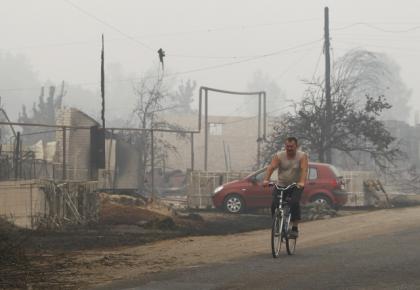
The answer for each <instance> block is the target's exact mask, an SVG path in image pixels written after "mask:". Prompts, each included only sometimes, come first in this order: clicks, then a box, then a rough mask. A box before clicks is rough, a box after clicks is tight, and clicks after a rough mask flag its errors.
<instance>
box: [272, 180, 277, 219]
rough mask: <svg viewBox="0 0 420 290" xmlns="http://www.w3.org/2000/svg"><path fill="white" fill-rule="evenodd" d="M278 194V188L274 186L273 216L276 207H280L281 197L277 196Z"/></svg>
mask: <svg viewBox="0 0 420 290" xmlns="http://www.w3.org/2000/svg"><path fill="white" fill-rule="evenodd" d="M277 194H278V192H277V189H276V188H275V187H274V189H273V193H272V196H273V199H272V201H271V217H273V216H274V212H275V211H276V208H278V207H279V199H278V197H277Z"/></svg>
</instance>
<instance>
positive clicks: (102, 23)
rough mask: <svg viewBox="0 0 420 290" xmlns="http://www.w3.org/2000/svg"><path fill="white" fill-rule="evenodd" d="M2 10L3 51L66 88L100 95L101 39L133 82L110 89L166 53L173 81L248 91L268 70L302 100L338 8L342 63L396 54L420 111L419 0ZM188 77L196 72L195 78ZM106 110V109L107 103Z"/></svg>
mask: <svg viewBox="0 0 420 290" xmlns="http://www.w3.org/2000/svg"><path fill="white" fill-rule="evenodd" d="M0 3H1V4H2V5H1V7H2V8H1V9H0V34H1V36H2V37H1V38H2V41H1V42H0V51H1V52H10V53H13V54H24V55H25V56H26V57H27V58H28V59H29V61H30V63H31V65H32V67H33V69H34V70H35V71H36V72H37V73H38V78H39V80H40V81H41V82H45V81H47V80H52V81H54V82H57V83H58V82H60V81H61V80H65V81H67V82H69V83H72V84H81V85H83V87H85V88H87V89H89V90H92V91H94V92H96V93H97V92H98V90H99V68H100V37H101V33H104V34H105V42H106V62H107V64H113V63H118V64H120V65H121V68H122V70H123V71H124V74H125V75H126V79H115V78H113V76H112V75H108V77H109V78H110V79H111V82H109V83H108V84H107V86H108V88H109V87H111V86H132V80H130V79H131V78H133V77H140V76H141V75H142V74H144V73H145V71H147V70H149V69H150V68H151V67H152V66H153V65H156V63H157V60H158V57H157V53H156V51H157V50H158V49H159V48H160V47H162V48H163V49H164V50H165V51H166V54H167V57H166V59H165V61H166V69H167V73H168V77H174V74H177V73H180V74H179V75H178V76H177V79H178V80H181V79H184V80H185V79H188V78H190V79H193V80H196V81H197V83H198V85H199V86H211V87H217V88H222V89H229V90H239V91H243V90H246V85H247V82H249V81H250V79H251V77H252V75H253V73H254V72H255V71H257V70H261V71H263V72H264V73H266V74H268V75H269V76H271V78H273V79H274V80H276V81H277V83H278V84H279V86H280V87H281V88H282V89H283V90H284V92H285V93H286V95H287V97H288V98H290V99H299V98H300V97H301V96H302V92H303V90H304V86H303V85H302V82H301V80H302V79H310V78H311V77H312V75H313V74H314V72H317V73H318V74H322V72H323V58H321V59H320V56H321V51H322V45H323V44H322V37H323V12H324V6H329V8H330V22H331V46H332V52H333V53H332V56H333V57H334V58H338V57H339V56H340V55H342V54H343V53H345V52H346V51H348V50H350V49H352V48H366V49H369V50H372V51H377V52H384V53H387V54H388V55H389V56H391V57H392V58H393V59H394V60H395V61H396V62H397V63H398V64H399V65H400V66H401V75H402V77H403V80H404V81H405V83H406V84H407V86H408V87H409V88H411V89H412V90H413V94H412V99H411V103H412V107H413V111H414V110H418V109H419V107H420V100H419V99H418V95H419V93H420V83H419V82H418V75H419V73H420V68H419V66H418V64H419V63H420V61H419V60H420V15H419V14H420V9H419V8H420V3H419V1H416V0H411V1H409V0H401V1H391V0H363V1H362V0H353V1H344V0H335V1H325V0H324V1H323V0H306V1H279V0H272V1H269V0H258V1H257V0H254V1H250V0H248V1H246V0H223V1H222V0H212V1H200V0H178V1H174V0H172V1H170V0H166V1H158V0H154V1H151V0H150V1H149V0H120V1H116V0H83V1H82V0H71V1H66V0H37V1H33V0H26V1H24V0H0ZM72 3H73V4H72ZM74 5H76V6H77V7H75V6H74ZM360 23H364V24H360ZM273 52H276V53H275V54H273V55H271V56H267V57H260V58H256V59H253V60H250V58H253V57H255V56H261V55H264V54H270V53H273ZM322 57H323V56H322ZM319 59H320V61H319V65H318V69H317V70H316V68H317V63H318V60H319ZM225 64H226V65H225ZM219 65H220V67H214V68H211V67H213V66H219ZM210 68H211V69H210ZM201 69H203V70H201ZM195 70H196V71H195ZM188 71H194V72H190V73H185V72H188ZM7 89H11V88H0V94H1V96H2V97H3V99H4V103H5V104H6V109H10V110H11V111H13V110H15V109H14V107H15V106H16V105H17V104H15V103H14V102H13V100H10V99H8V98H7V92H8V91H7ZM13 89H22V90H24V89H25V92H26V93H27V94H28V95H34V96H35V97H34V100H35V98H36V95H37V94H38V91H39V90H38V89H37V88H13ZM269 97H270V96H269ZM76 99H77V98H73V99H72V96H71V95H69V96H67V99H66V103H67V104H69V105H77V106H79V107H82V106H83V101H81V100H80V99H77V101H75V100H76ZM226 100H228V101H227V104H226ZM95 102H96V100H94V101H93V102H92V101H90V102H87V103H88V104H89V106H88V108H86V110H87V111H89V112H92V111H95V110H96V107H95V106H94V105H93V106H92V104H95ZM107 102H108V104H109V107H108V108H107V113H108V114H110V113H112V114H113V115H114V116H124V115H125V114H126V113H127V112H129V111H131V110H132V106H133V103H134V96H125V97H124V98H120V97H118V96H111V95H108V96H107ZM222 102H224V103H223V104H224V105H223V106H222V105H221V104H222ZM97 104H98V108H99V104H100V100H99V99H98V100H97ZM225 104H226V105H225ZM28 105H30V104H28ZM240 105H241V99H240V97H236V96H228V97H226V96H223V97H222V96H219V97H214V98H212V101H211V107H212V109H211V111H212V112H216V110H218V113H221V114H229V113H231V112H235V110H236V111H237V110H238V107H239V106H240ZM8 106H9V108H8ZM12 107H13V108H12ZM271 109H273V110H274V109H276V108H271ZM98 111H99V109H98Z"/></svg>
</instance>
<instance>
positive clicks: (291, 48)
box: [0, 0, 321, 92]
mask: <svg viewBox="0 0 420 290" xmlns="http://www.w3.org/2000/svg"><path fill="white" fill-rule="evenodd" d="M64 1H67V0H64ZM320 40H321V39H317V40H315V41H310V42H306V43H303V44H300V45H296V46H293V47H289V48H285V49H281V50H278V51H274V52H271V53H266V54H262V55H257V56H255V57H251V58H247V59H244V60H238V61H234V62H228V63H223V64H219V65H212V66H207V67H202V68H196V69H191V70H187V71H180V72H175V73H168V74H165V78H173V77H176V76H179V75H184V74H189V73H194V72H202V71H207V70H213V69H217V68H223V67H227V66H233V65H236V64H241V63H246V62H250V61H254V60H258V59H262V58H267V57H272V56H276V55H280V54H282V53H285V52H292V51H294V50H296V49H297V48H301V47H306V46H312V45H313V44H315V43H319V41H320ZM156 77H157V76H149V77H145V78H143V79H152V78H156ZM140 79H141V78H130V79H119V80H111V81H108V82H107V83H115V82H129V81H138V80H140ZM74 85H98V82H86V83H77V84H74ZM25 90H39V87H31V88H10V89H0V91H4V92H7V91H25Z"/></svg>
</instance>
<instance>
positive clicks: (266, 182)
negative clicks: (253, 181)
mask: <svg viewBox="0 0 420 290" xmlns="http://www.w3.org/2000/svg"><path fill="white" fill-rule="evenodd" d="M269 185H270V181H268V180H265V179H264V180H263V186H264V187H267V186H269Z"/></svg>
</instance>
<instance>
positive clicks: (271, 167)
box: [263, 154, 280, 184]
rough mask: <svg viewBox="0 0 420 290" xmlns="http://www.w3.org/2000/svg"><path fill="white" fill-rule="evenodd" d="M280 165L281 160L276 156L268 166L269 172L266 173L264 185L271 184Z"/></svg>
mask: <svg viewBox="0 0 420 290" xmlns="http://www.w3.org/2000/svg"><path fill="white" fill-rule="evenodd" d="M279 165H280V159H279V157H278V156H277V154H276V155H274V157H273V159H272V160H271V163H270V164H269V165H268V167H267V170H266V171H265V176H264V180H263V183H264V184H268V183H269V182H270V177H271V175H272V174H273V171H274V170H275V169H276V168H278V167H279Z"/></svg>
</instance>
